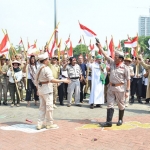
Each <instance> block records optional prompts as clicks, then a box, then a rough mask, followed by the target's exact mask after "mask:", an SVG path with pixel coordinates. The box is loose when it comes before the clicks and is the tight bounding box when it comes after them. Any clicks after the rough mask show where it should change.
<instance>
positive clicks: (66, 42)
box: [65, 35, 70, 45]
mask: <svg viewBox="0 0 150 150" xmlns="http://www.w3.org/2000/svg"><path fill="white" fill-rule="evenodd" d="M69 42H70V35H69V37H68V39H67V40H66V41H65V44H66V45H67V44H68V43H69Z"/></svg>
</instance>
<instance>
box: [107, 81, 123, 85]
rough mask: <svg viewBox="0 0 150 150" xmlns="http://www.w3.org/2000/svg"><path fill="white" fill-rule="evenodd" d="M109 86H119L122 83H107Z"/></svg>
mask: <svg viewBox="0 0 150 150" xmlns="http://www.w3.org/2000/svg"><path fill="white" fill-rule="evenodd" d="M109 84H110V85H111V86H121V85H123V84H124V83H117V84H114V83H111V82H110V83H109Z"/></svg>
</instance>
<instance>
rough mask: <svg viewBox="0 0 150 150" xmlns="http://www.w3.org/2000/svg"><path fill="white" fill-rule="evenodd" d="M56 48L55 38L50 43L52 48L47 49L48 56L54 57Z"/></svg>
mask: <svg viewBox="0 0 150 150" xmlns="http://www.w3.org/2000/svg"><path fill="white" fill-rule="evenodd" d="M56 49H58V47H57V45H56V40H54V42H53V44H52V48H51V50H50V51H48V53H49V56H50V58H52V57H54V54H55V50H56Z"/></svg>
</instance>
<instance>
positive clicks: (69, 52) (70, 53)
mask: <svg viewBox="0 0 150 150" xmlns="http://www.w3.org/2000/svg"><path fill="white" fill-rule="evenodd" d="M68 56H70V57H73V48H72V42H71V41H70V48H69V51H68Z"/></svg>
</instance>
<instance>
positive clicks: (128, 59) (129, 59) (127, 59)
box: [124, 57, 132, 62]
mask: <svg viewBox="0 0 150 150" xmlns="http://www.w3.org/2000/svg"><path fill="white" fill-rule="evenodd" d="M124 61H130V62H131V61H132V59H131V58H128V57H126V58H125V59H124Z"/></svg>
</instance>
